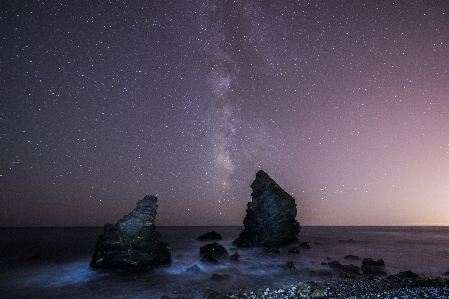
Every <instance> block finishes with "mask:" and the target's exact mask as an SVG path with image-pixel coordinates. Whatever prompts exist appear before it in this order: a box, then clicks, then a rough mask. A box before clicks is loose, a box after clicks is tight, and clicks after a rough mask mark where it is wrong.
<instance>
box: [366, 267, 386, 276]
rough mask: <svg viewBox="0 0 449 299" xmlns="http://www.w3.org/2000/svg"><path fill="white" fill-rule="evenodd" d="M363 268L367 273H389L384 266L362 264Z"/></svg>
mask: <svg viewBox="0 0 449 299" xmlns="http://www.w3.org/2000/svg"><path fill="white" fill-rule="evenodd" d="M361 268H362V271H363V274H365V275H387V272H385V270H384V269H383V268H382V267H378V266H367V265H362V267H361Z"/></svg>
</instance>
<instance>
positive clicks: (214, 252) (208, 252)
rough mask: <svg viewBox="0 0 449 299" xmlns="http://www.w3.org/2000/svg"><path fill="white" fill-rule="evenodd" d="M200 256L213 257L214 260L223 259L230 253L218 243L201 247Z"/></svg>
mask: <svg viewBox="0 0 449 299" xmlns="http://www.w3.org/2000/svg"><path fill="white" fill-rule="evenodd" d="M200 255H201V256H202V257H205V256H212V257H214V258H221V257H226V256H228V251H227V250H226V248H224V247H223V246H222V245H220V244H218V243H217V242H214V243H211V244H206V245H204V246H201V248H200Z"/></svg>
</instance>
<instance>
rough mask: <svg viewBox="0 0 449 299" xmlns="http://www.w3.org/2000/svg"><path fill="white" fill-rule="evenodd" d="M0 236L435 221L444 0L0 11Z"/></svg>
mask: <svg viewBox="0 0 449 299" xmlns="http://www.w3.org/2000/svg"><path fill="white" fill-rule="evenodd" d="M0 24H1V25H0V35H1V43H0V51H1V52H0V57H1V58H0V62H1V64H0V96H1V101H0V153H1V155H0V175H1V177H0V212H1V214H0V226H102V225H103V224H105V223H115V222H116V221H117V220H119V219H120V218H121V217H122V216H123V215H125V214H128V213H129V212H130V211H131V210H132V209H134V208H135V204H136V202H137V201H138V200H140V199H142V198H143V197H144V196H145V195H147V194H153V195H157V196H158V198H159V201H158V205H159V208H158V213H157V216H156V225H159V226H163V225H242V221H243V218H244V216H245V210H246V204H247V203H248V202H249V201H251V195H250V194H251V188H250V185H251V182H252V181H253V180H254V178H255V174H256V172H257V171H258V170H259V169H263V170H264V171H266V172H267V173H268V174H269V175H270V176H271V177H272V178H273V179H274V180H275V181H276V182H277V183H278V184H279V185H280V186H281V187H282V188H283V189H284V190H285V191H287V192H289V193H290V194H292V195H293V197H294V198H295V199H296V203H297V205H298V217H297V219H298V221H299V222H300V223H301V225H449V2H448V1H445V0H439V1H437V0H435V1H432V0H426V1H424V0H422V1H411V0H410V1H408V0H407V1H402V0H399V1H355V0H353V1H351V0H348V1H343V0H335V1H334V0H332V1H330V0H329V1H318V0H317V1H255V0H252V1H246V0H245V1H243V0H242V1H213V0H206V1H143V0H142V1H37V0H36V1H2V2H1V8H0Z"/></svg>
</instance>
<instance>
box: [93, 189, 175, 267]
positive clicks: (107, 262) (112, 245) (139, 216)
mask: <svg viewBox="0 0 449 299" xmlns="http://www.w3.org/2000/svg"><path fill="white" fill-rule="evenodd" d="M156 202H157V197H156V196H153V195H147V196H145V197H144V198H143V199H142V200H140V201H138V202H137V207H136V208H135V209H134V210H133V211H132V212H131V213H130V214H128V215H125V216H124V217H123V218H122V219H121V220H119V221H118V222H117V224H115V225H112V224H106V225H105V226H104V233H103V234H102V235H100V236H99V237H98V240H97V243H96V245H95V252H94V254H93V256H92V261H91V263H90V265H91V266H92V267H94V268H119V269H133V268H146V267H154V266H160V265H166V264H170V263H171V255H170V251H169V247H168V245H167V244H166V243H164V242H162V236H161V234H160V233H159V232H157V231H156V228H155V226H154V219H155V216H156V209H157V205H156Z"/></svg>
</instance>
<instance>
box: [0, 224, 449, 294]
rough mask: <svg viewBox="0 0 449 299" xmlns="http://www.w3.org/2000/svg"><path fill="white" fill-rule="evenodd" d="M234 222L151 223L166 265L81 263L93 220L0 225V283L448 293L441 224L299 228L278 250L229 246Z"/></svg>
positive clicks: (88, 250)
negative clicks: (87, 223) (210, 237)
mask: <svg viewBox="0 0 449 299" xmlns="http://www.w3.org/2000/svg"><path fill="white" fill-rule="evenodd" d="M241 229H242V227H157V230H158V231H160V232H161V234H162V236H163V240H164V241H165V242H167V243H168V244H169V246H170V252H171V255H172V263H171V264H170V265H169V266H166V267H159V268H155V269H151V270H144V271H115V270H113V271H102V270H96V269H92V268H91V267H90V266H89V263H90V261H91V258H92V254H93V249H94V246H95V241H96V239H97V237H98V235H99V234H101V233H102V228H101V227H94V228H14V229H12V228H2V229H0V250H1V257H0V266H1V267H2V271H0V292H1V294H2V297H3V298H38V299H39V298H60V297H64V298H105V297H107V298H158V299H159V298H171V299H173V298H177V299H180V298H189V299H190V298H195V299H200V298H320V297H321V298H392V299H393V298H398V299H399V298H407V299H412V298H449V296H448V278H449V277H448V276H447V275H444V274H445V273H446V272H447V271H449V255H448V246H447V244H449V229H448V228H447V227H303V228H302V229H301V233H300V236H299V237H300V241H299V242H298V243H296V244H291V245H287V246H282V247H279V252H277V253H274V252H268V251H266V250H264V248H247V249H243V248H236V247H235V246H233V245H232V241H233V240H234V239H235V238H236V237H237V236H238V233H239V232H240V231H241ZM212 230H214V231H217V232H218V233H220V234H221V235H222V236H223V239H222V240H220V241H217V242H218V243H220V244H222V245H223V246H224V247H225V248H226V250H227V251H228V253H229V257H228V258H224V259H221V260H219V263H218V264H209V263H205V262H203V261H201V257H200V254H199V249H200V247H201V246H204V245H205V244H207V243H210V242H209V241H198V240H196V238H197V237H198V236H200V235H202V234H204V233H206V232H209V231H212ZM351 240H352V241H351ZM304 242H307V244H308V245H309V247H310V248H307V247H304V246H303V247H300V244H301V243H304ZM292 247H299V250H298V252H297V253H293V251H292V252H289V249H291V248H292ZM236 252H237V253H238V255H239V258H238V260H237V261H235V260H231V259H230V256H231V255H233V254H234V253H236ZM356 257H358V258H359V259H356ZM348 258H351V259H348ZM365 259H367V260H368V259H372V261H373V262H377V261H378V260H382V261H384V265H383V266H379V267H380V268H381V270H383V271H385V273H386V274H384V275H367V274H364V272H363V270H362V269H365V270H366V268H362V266H364V264H363V263H364V261H367V260H365ZM337 262H338V263H340V265H341V266H339V267H337V268H335V267H331V266H330V265H335V264H336V265H338V263H337ZM365 264H366V262H365ZM350 265H353V267H352V266H350ZM401 273H402V274H401Z"/></svg>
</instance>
